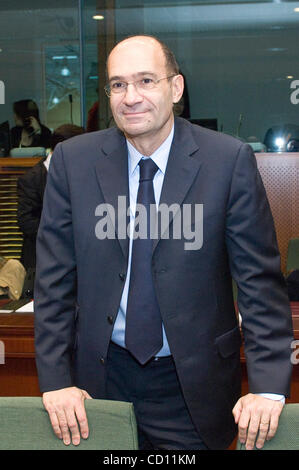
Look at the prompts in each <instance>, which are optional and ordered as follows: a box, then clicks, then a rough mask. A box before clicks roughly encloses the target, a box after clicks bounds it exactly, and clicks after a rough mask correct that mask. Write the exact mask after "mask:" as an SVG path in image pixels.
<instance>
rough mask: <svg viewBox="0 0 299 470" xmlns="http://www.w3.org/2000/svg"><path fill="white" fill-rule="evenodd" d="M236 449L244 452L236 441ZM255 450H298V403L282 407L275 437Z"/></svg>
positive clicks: (241, 445) (242, 445)
mask: <svg viewBox="0 0 299 470" xmlns="http://www.w3.org/2000/svg"><path fill="white" fill-rule="evenodd" d="M236 449H237V450H245V445H244V444H241V443H240V442H239V441H238V442H237V446H236ZM255 450H299V403H290V404H287V405H285V406H284V408H283V410H282V413H281V415H280V419H279V425H278V429H277V431H276V434H275V436H274V437H273V438H272V439H271V440H270V441H266V442H265V444H264V447H263V448H262V449H257V448H255Z"/></svg>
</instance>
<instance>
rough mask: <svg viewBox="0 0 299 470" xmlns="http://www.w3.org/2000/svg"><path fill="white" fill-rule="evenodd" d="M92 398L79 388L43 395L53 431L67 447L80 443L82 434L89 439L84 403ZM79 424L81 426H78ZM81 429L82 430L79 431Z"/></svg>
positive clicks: (64, 389) (63, 389) (69, 388)
mask: <svg viewBox="0 0 299 470" xmlns="http://www.w3.org/2000/svg"><path fill="white" fill-rule="evenodd" d="M86 398H92V397H91V396H90V395H89V394H88V393H87V392H86V391H85V390H81V389H80V388H77V387H68V388H62V389H60V390H54V391H51V392H45V393H44V394H43V404H44V407H45V408H46V410H47V412H48V414H49V418H50V421H51V424H52V427H53V430H54V432H55V434H56V436H57V437H59V439H63V442H64V444H65V445H69V444H70V443H71V440H72V443H73V444H74V445H78V444H79V443H80V434H81V436H82V437H83V438H84V439H87V437H88V434H89V429H88V422H87V416H86V412H85V406H84V401H85V399H86ZM78 424H79V426H78ZM79 428H80V430H79Z"/></svg>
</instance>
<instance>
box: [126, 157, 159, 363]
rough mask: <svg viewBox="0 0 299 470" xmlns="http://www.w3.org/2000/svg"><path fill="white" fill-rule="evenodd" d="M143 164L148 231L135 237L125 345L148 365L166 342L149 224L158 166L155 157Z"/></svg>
mask: <svg viewBox="0 0 299 470" xmlns="http://www.w3.org/2000/svg"><path fill="white" fill-rule="evenodd" d="M139 166H140V178H139V188H138V194H137V204H142V205H143V206H144V208H145V209H146V220H147V224H146V228H147V230H146V237H145V238H141V237H137V238H135V239H134V240H133V247H132V261H131V276H130V285H129V294H128V305H127V313H126V332H125V344H126V347H127V349H128V350H129V351H130V352H131V354H132V355H133V356H134V357H135V358H136V359H137V360H138V362H140V363H141V364H145V363H146V362H147V361H148V360H149V359H151V358H152V357H153V356H154V355H155V354H156V353H157V352H158V351H159V350H160V349H161V348H162V345H163V338H162V320H161V314H160V309H159V305H158V301H157V297H156V293H155V288H154V283H153V277H152V242H153V240H152V239H151V237H150V223H149V222H150V205H151V204H154V205H155V194H154V187H153V178H154V176H155V174H156V172H157V170H158V167H157V165H156V164H155V162H154V161H153V160H152V159H151V158H148V159H146V160H140V162H139ZM141 220H142V219H141ZM135 222H136V221H135ZM135 228H136V223H135ZM139 228H140V227H139ZM139 232H140V230H139Z"/></svg>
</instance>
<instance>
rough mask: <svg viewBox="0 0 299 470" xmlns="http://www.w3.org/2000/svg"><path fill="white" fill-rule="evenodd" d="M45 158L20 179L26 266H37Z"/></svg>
mask: <svg viewBox="0 0 299 470" xmlns="http://www.w3.org/2000/svg"><path fill="white" fill-rule="evenodd" d="M44 161H45V159H44V158H43V159H42V160H40V161H39V162H38V163H37V165H35V166H34V167H33V168H31V169H30V170H28V171H27V172H26V173H25V174H24V175H22V176H20V177H19V179H18V186H17V188H18V212H17V217H18V225H19V227H20V229H21V231H22V232H23V247H22V255H21V263H22V264H23V266H24V267H25V269H28V268H35V263H36V256H35V248H36V235H37V231H38V227H39V222H40V217H41V213H42V208H43V197H44V191H45V187H46V182H47V173H48V172H47V169H46V167H45V165H44Z"/></svg>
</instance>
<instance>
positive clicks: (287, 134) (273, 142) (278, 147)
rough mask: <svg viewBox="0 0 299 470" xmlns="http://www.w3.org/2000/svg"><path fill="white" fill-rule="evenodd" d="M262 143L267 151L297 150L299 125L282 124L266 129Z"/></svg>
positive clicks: (298, 145)
mask: <svg viewBox="0 0 299 470" xmlns="http://www.w3.org/2000/svg"><path fill="white" fill-rule="evenodd" d="M264 144H265V146H266V148H267V151H268V152H297V151H298V148H299V126H298V125H297V124H282V125H277V126H273V127H271V128H270V129H268V130H267V132H266V135H265V138H264Z"/></svg>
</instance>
